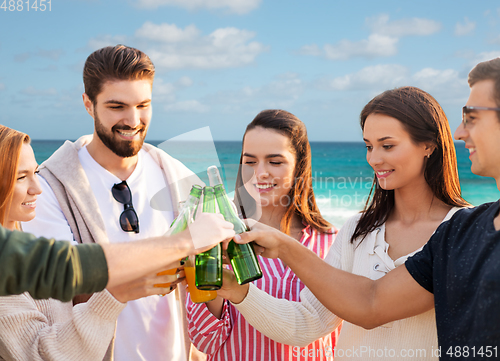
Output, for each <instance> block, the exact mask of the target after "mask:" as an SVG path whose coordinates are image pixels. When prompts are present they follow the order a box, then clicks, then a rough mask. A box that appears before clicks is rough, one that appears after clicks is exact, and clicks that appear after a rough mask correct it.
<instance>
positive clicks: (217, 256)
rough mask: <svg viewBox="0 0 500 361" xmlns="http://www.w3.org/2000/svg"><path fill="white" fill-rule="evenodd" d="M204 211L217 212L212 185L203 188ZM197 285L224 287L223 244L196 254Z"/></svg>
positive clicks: (207, 287)
mask: <svg viewBox="0 0 500 361" xmlns="http://www.w3.org/2000/svg"><path fill="white" fill-rule="evenodd" d="M202 210H203V212H204V213H216V208H215V193H214V189H213V188H212V187H209V186H207V187H205V188H203V208H202ZM196 287H197V288H198V289H200V290H207V291H208V290H218V289H220V288H221V287H222V246H221V244H220V243H219V244H218V245H217V246H215V247H214V248H212V249H210V250H208V251H206V252H202V253H200V254H198V255H196Z"/></svg>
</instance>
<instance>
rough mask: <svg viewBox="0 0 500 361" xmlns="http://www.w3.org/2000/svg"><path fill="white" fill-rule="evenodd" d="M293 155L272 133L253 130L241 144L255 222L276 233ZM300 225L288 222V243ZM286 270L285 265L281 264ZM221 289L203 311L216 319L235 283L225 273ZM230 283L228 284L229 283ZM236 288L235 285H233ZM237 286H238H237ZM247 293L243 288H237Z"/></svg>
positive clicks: (295, 237) (284, 141)
mask: <svg viewBox="0 0 500 361" xmlns="http://www.w3.org/2000/svg"><path fill="white" fill-rule="evenodd" d="M295 163H296V160H295V155H294V153H293V148H292V146H291V144H290V140H289V138H288V137H286V136H285V135H283V134H280V133H278V132H276V131H275V130H272V129H265V128H262V127H256V128H254V129H252V130H250V131H248V132H247V133H246V134H245V138H244V141H243V159H242V164H245V165H246V166H247V167H251V168H252V170H253V177H252V178H251V179H248V180H244V181H245V183H246V184H245V188H246V189H247V191H248V192H249V194H250V195H252V197H254V199H256V200H257V203H258V204H260V205H261V207H260V209H261V212H259V214H260V218H259V221H260V222H261V223H262V224H265V225H267V226H268V227H271V228H273V229H280V222H281V219H282V218H283V215H284V214H285V212H286V210H287V207H286V206H285V205H286V203H285V202H284V201H282V202H281V203H280V199H284V198H282V197H286V196H287V194H288V192H289V190H290V186H291V184H292V180H293V177H294V173H295ZM303 228H304V226H303V225H302V221H301V220H300V218H299V217H295V218H294V219H293V220H292V225H291V228H290V235H291V239H293V240H294V241H295V242H296V243H299V242H297V241H299V240H300V238H301V237H302V229H303ZM284 266H285V267H286V263H285V264H284ZM224 272H225V276H224V283H223V284H224V285H223V288H222V289H221V290H219V291H217V294H218V297H217V298H216V299H215V300H214V301H210V302H207V307H208V309H209V310H210V312H212V314H213V315H214V316H216V317H217V318H220V317H221V315H222V307H223V302H224V298H223V297H221V295H223V294H224V289H225V288H226V285H227V284H228V283H229V282H230V281H226V278H228V277H229V278H230V279H231V280H232V281H234V282H235V279H234V274H233V273H232V272H230V271H228V270H225V271H224ZM231 283H232V282H231ZM235 284H236V285H238V284H237V282H235ZM238 286H239V285H238ZM241 287H243V288H245V289H247V287H248V284H247V285H243V286H241Z"/></svg>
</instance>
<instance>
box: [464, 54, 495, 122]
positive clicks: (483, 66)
mask: <svg viewBox="0 0 500 361" xmlns="http://www.w3.org/2000/svg"><path fill="white" fill-rule="evenodd" d="M483 80H493V82H494V86H493V100H494V101H495V103H496V104H497V107H500V58H495V59H491V60H488V61H483V62H482V63H479V64H477V65H476V66H475V67H474V68H473V69H472V70H471V71H470V73H469V79H468V81H469V86H470V87H471V88H472V86H473V85H474V84H476V83H477V82H480V81H483ZM497 116H498V117H499V119H500V113H499V112H497Z"/></svg>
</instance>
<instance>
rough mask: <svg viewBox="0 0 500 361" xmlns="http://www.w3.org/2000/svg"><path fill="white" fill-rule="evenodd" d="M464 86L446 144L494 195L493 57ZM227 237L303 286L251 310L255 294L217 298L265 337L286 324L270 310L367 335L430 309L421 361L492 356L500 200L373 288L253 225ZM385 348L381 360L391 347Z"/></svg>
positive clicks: (444, 227)
mask: <svg viewBox="0 0 500 361" xmlns="http://www.w3.org/2000/svg"><path fill="white" fill-rule="evenodd" d="M469 85H470V87H471V91H470V95H469V99H468V100H467V104H466V106H465V107H464V108H463V122H462V123H461V124H460V126H459V127H458V128H457V130H456V132H455V138H456V139H457V140H463V141H464V142H465V147H466V148H467V149H468V150H469V152H470V157H469V158H470V160H471V163H472V165H471V170H472V172H473V173H475V174H478V175H481V176H484V177H493V178H495V180H496V182H497V186H498V188H499V189H500V58H496V59H493V60H490V61H486V62H483V63H479V64H478V65H477V66H476V67H475V68H474V69H472V71H471V72H470V74H469ZM235 240H236V241H237V242H240V243H246V242H249V241H255V242H256V243H258V244H259V245H260V246H262V247H265V249H266V250H265V251H264V253H262V255H263V256H267V257H271V258H277V257H279V258H281V259H282V260H283V261H284V262H285V263H286V264H287V265H288V266H289V267H290V268H291V269H292V270H293V271H294V272H295V274H296V275H297V277H299V278H300V279H301V280H302V281H303V282H304V284H305V285H306V286H307V288H305V289H304V290H303V291H302V292H301V302H300V303H291V302H286V303H285V302H281V303H280V304H279V305H278V301H281V300H278V301H277V303H276V304H275V305H268V307H258V311H257V309H256V307H255V304H256V303H257V302H256V300H258V299H259V298H258V296H257V292H256V291H255V288H253V290H252V289H251V290H250V291H249V290H248V288H244V287H241V288H239V289H236V290H235V291H234V292H233V291H231V294H230V295H225V296H227V298H228V299H229V300H230V301H232V302H233V304H236V307H237V308H238V310H239V311H240V312H241V313H242V314H243V316H244V317H245V318H246V319H247V320H248V321H249V322H250V323H252V325H253V326H254V327H256V328H257V329H258V330H259V331H261V332H263V333H264V334H267V335H271V336H272V335H279V334H280V332H283V331H282V329H283V327H286V324H285V325H284V324H279V323H278V322H276V317H275V316H274V317H273V313H279V314H280V315H286V316H285V317H286V318H288V319H291V320H293V322H294V324H301V325H304V327H307V325H322V326H323V327H324V329H323V331H324V333H325V334H326V333H328V332H331V329H328V327H329V326H328V320H329V319H330V318H331V313H333V314H335V315H337V316H339V317H341V318H343V319H344V320H346V321H348V322H351V323H354V324H356V325H359V326H362V327H365V328H368V329H372V328H375V327H379V326H382V325H386V324H387V323H389V322H391V321H395V320H398V319H402V318H407V317H411V316H415V315H417V314H420V313H422V312H425V311H427V310H429V309H431V308H433V307H435V310H436V323H437V333H438V341H439V349H436V350H433V354H432V355H429V354H427V355H425V356H423V355H421V356H423V358H425V359H427V358H434V357H439V358H440V359H441V360H456V359H464V360H469V359H470V360H483V359H499V358H500V202H499V201H496V202H492V203H486V204H483V205H480V206H478V207H476V208H468V209H463V210H460V211H458V212H457V213H455V215H454V216H453V217H452V218H451V220H449V221H448V222H444V223H442V224H441V226H439V228H438V229H437V230H436V232H435V233H434V234H433V236H432V237H431V239H430V240H429V242H428V243H427V244H426V245H425V246H424V247H423V249H422V250H421V251H420V252H418V253H416V254H415V255H414V256H413V257H410V258H408V260H407V261H406V263H405V266H401V267H398V268H396V269H395V270H393V271H391V272H389V273H388V274H387V275H386V276H384V277H382V278H380V279H379V280H376V281H373V280H370V279H368V278H366V277H362V276H358V275H355V274H352V273H348V272H344V271H342V270H339V269H336V268H334V267H332V266H330V265H329V264H328V263H327V262H324V261H322V260H319V259H318V257H317V256H316V255H315V254H314V253H313V252H310V251H309V250H307V249H305V247H303V246H301V245H300V244H298V243H297V242H296V241H294V239H291V238H290V237H289V236H287V235H285V234H283V233H281V232H277V231H275V230H273V231H269V230H266V228H265V227H264V226H261V225H258V224H257V225H254V226H253V229H252V231H250V232H247V233H244V234H241V235H236V236H235ZM318 275H322V276H321V277H318ZM247 300H249V301H247ZM245 301H247V302H245ZM318 301H319V302H318ZM278 309H279V311H278ZM330 312H331V313H330ZM386 327H390V326H387V325H386ZM386 351H388V352H389V353H387V352H386V353H385V356H386V357H387V359H389V358H390V357H391V356H390V352H391V350H386ZM392 351H394V350H392ZM407 351H408V352H416V351H417V352H418V350H407ZM424 351H425V350H424ZM365 355H366V354H365ZM370 355H372V353H371V352H370ZM377 355H378V352H377ZM387 355H389V356H387ZM367 357H368V356H367ZM370 357H372V356H370ZM373 357H374V356H373Z"/></svg>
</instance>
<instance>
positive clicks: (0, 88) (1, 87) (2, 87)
mask: <svg viewBox="0 0 500 361" xmlns="http://www.w3.org/2000/svg"><path fill="white" fill-rule="evenodd" d="M2 90H5V84H3V83H0V92H1V91H2Z"/></svg>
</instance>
